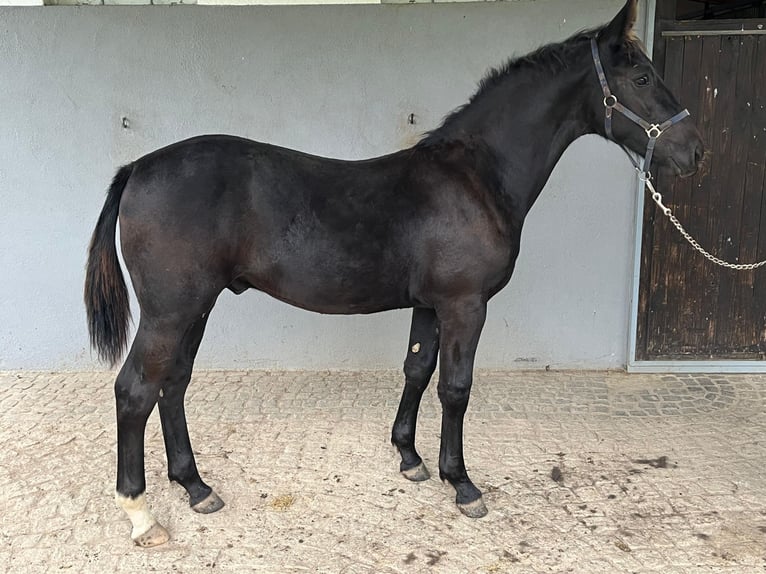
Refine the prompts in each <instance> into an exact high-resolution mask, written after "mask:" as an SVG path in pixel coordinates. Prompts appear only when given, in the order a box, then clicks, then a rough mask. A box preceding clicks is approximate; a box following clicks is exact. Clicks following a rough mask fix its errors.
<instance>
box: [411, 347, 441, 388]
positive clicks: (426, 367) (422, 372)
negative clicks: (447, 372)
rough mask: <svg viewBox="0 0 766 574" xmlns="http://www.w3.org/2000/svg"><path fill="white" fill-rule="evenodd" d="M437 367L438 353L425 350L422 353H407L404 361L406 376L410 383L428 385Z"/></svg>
mask: <svg viewBox="0 0 766 574" xmlns="http://www.w3.org/2000/svg"><path fill="white" fill-rule="evenodd" d="M435 368H436V353H428V351H424V352H423V354H422V355H421V354H420V353H413V352H410V353H407V358H406V359H405V361H404V377H405V379H406V380H407V382H408V383H413V384H416V385H419V386H420V385H423V386H425V385H427V384H428V381H429V380H430V379H431V375H433V373H434V369H435Z"/></svg>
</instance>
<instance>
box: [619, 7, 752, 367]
mask: <svg viewBox="0 0 766 574" xmlns="http://www.w3.org/2000/svg"><path fill="white" fill-rule="evenodd" d="M644 5H645V10H644V13H645V14H646V16H645V19H644V30H645V33H644V36H645V42H644V43H645V44H646V49H647V52H648V53H649V54H652V53H653V52H654V29H655V15H656V12H657V0H645V4H644ZM634 215H635V222H634V226H633V229H634V232H635V235H634V237H633V243H634V248H633V284H632V287H631V293H630V322H629V327H628V328H629V333H628V365H627V368H628V372H629V373H766V361H755V360H722V361H694V360H689V361H647V360H640V361H639V360H636V344H637V342H638V341H637V337H638V298H639V288H640V282H641V247H642V240H641V238H642V237H643V229H644V189H643V186H641V182H640V181H638V178H637V177H636V201H635V208H634Z"/></svg>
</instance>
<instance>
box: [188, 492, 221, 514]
mask: <svg viewBox="0 0 766 574" xmlns="http://www.w3.org/2000/svg"><path fill="white" fill-rule="evenodd" d="M223 507H224V502H223V500H221V498H220V497H219V496H218V495H217V494H216V493H215V491H213V492H211V493H210V494H208V496H207V498H206V499H204V500H203V501H201V502H198V503H197V504H194V505H192V510H193V511H194V512H199V513H200V514H210V513H212V512H215V511H216V510H221V509H222V508H223Z"/></svg>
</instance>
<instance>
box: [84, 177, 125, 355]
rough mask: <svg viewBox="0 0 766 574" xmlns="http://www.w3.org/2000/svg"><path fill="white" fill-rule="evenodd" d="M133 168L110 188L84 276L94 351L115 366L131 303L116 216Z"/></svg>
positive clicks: (116, 179) (120, 351) (91, 341)
mask: <svg viewBox="0 0 766 574" xmlns="http://www.w3.org/2000/svg"><path fill="white" fill-rule="evenodd" d="M132 173H133V165H132V164H129V165H126V166H123V167H121V168H120V169H119V170H118V171H117V173H116V174H115V176H114V179H113V180H112V185H111V186H109V191H108V192H107V194H106V201H105V202H104V208H103V209H102V210H101V215H99V217H98V223H96V229H94V230H93V237H92V238H91V240H90V248H89V250H88V264H87V267H86V272H85V308H86V310H87V312H88V332H89V333H90V344H91V347H93V348H94V349H96V350H97V351H98V357H99V359H101V360H102V361H105V362H107V363H109V364H110V365H114V364H115V363H116V362H117V361H118V360H119V359H120V357H121V356H122V354H123V352H124V351H125V349H126V348H127V346H128V323H129V322H130V299H129V298H128V289H127V287H126V286H125V279H124V278H123V276H122V271H121V270H120V262H119V260H118V259H117V248H116V246H115V242H114V240H115V237H114V236H115V231H116V229H117V215H118V213H119V210H120V199H121V198H122V192H123V190H124V189H125V185H127V183H128V179H130V176H131V174H132Z"/></svg>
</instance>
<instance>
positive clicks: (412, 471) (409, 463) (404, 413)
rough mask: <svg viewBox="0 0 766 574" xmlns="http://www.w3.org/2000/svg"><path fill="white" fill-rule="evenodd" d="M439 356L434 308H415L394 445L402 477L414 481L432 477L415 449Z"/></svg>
mask: <svg viewBox="0 0 766 574" xmlns="http://www.w3.org/2000/svg"><path fill="white" fill-rule="evenodd" d="M438 355H439V329H438V323H437V319H436V313H435V312H434V310H433V309H414V310H413V312H412V326H411V328H410V341H409V349H408V350H407V358H406V359H405V361H404V378H405V384H404V391H402V399H401V402H400V403H399V410H398V412H397V413H396V420H395V422H394V428H393V430H392V431H391V443H392V444H393V445H394V446H396V448H398V449H399V454H400V455H401V457H402V462H401V464H400V466H399V470H401V472H402V474H403V475H404V476H405V477H406V478H408V479H410V480H414V481H421V480H426V479H428V478H430V475H429V473H428V469H427V468H426V465H425V464H424V463H423V459H421V458H420V455H418V453H417V451H416V450H415V427H416V425H417V417H418V408H419V407H420V399H421V398H422V397H423V392H424V391H425V390H426V387H428V383H429V382H430V381H431V375H433V372H434V369H435V368H436V358H437V356H438Z"/></svg>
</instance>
